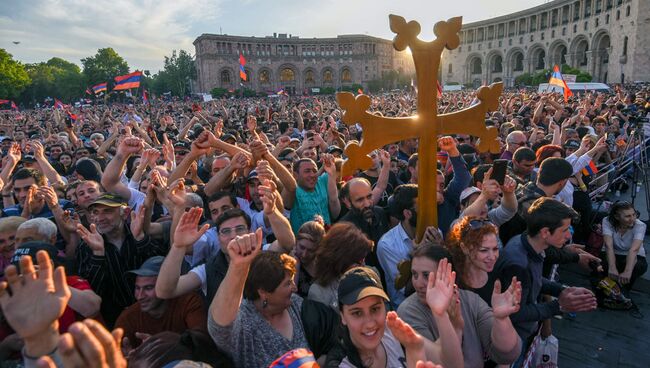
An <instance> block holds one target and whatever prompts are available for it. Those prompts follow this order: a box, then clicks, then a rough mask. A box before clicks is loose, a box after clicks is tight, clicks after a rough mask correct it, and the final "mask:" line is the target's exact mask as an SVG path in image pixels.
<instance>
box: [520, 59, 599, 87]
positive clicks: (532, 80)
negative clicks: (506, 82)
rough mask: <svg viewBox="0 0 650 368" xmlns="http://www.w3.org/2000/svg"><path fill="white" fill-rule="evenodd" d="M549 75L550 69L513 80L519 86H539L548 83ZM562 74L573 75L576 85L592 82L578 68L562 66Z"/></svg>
mask: <svg viewBox="0 0 650 368" xmlns="http://www.w3.org/2000/svg"><path fill="white" fill-rule="evenodd" d="M551 73H553V71H552V70H551V69H545V70H541V71H539V72H537V73H534V74H533V73H524V74H522V75H520V76H518V77H517V78H515V84H516V85H520V86H539V85H540V84H542V83H548V80H549V78H550V77H551ZM562 74H575V75H576V82H578V83H586V82H591V80H592V77H591V75H590V74H589V73H587V72H583V71H582V70H580V69H578V68H572V67H571V66H569V65H567V64H564V65H562Z"/></svg>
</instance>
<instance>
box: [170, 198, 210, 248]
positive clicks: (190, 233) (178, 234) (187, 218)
mask: <svg viewBox="0 0 650 368" xmlns="http://www.w3.org/2000/svg"><path fill="white" fill-rule="evenodd" d="M202 214H203V209H202V208H200V207H193V208H191V209H190V210H189V211H188V212H185V213H183V215H182V216H181V218H180V220H179V222H178V226H176V231H175V232H174V238H173V244H174V246H175V247H177V248H187V247H190V246H192V245H193V244H194V243H196V242H197V241H198V240H199V238H200V237H201V236H202V235H203V234H205V232H206V231H208V229H210V224H203V226H201V227H200V228H199V227H198V226H199V222H200V221H201V215H202ZM197 228H198V230H197Z"/></svg>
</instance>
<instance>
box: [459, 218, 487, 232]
mask: <svg viewBox="0 0 650 368" xmlns="http://www.w3.org/2000/svg"><path fill="white" fill-rule="evenodd" d="M488 225H492V226H494V224H493V223H492V221H490V220H488V219H474V220H470V221H469V226H468V227H466V228H465V230H464V231H463V235H464V234H467V232H469V231H470V230H479V229H481V228H483V227H484V226H488Z"/></svg>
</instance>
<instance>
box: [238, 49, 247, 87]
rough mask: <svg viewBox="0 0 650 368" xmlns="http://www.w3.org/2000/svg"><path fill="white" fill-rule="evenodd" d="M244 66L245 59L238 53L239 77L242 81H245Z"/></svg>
mask: <svg viewBox="0 0 650 368" xmlns="http://www.w3.org/2000/svg"><path fill="white" fill-rule="evenodd" d="M245 65H246V58H245V57H244V54H242V53H239V77H240V78H241V79H242V80H243V81H246V69H244V66H245Z"/></svg>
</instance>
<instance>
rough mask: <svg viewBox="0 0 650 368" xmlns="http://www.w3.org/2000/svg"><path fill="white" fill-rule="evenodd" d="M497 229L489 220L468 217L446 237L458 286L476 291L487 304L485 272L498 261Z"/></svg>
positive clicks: (488, 293) (489, 270) (486, 278)
mask: <svg viewBox="0 0 650 368" xmlns="http://www.w3.org/2000/svg"><path fill="white" fill-rule="evenodd" d="M498 236H499V230H498V228H497V227H496V226H495V225H494V224H493V223H492V222H490V221H489V220H487V219H482V218H478V217H473V216H468V217H464V218H462V219H461V220H460V221H459V222H458V223H456V224H455V225H454V227H453V228H452V229H451V231H450V232H449V234H448V236H447V241H446V246H447V249H448V250H449V253H451V257H452V259H453V263H454V268H455V269H456V272H457V273H458V276H459V277H458V280H459V282H458V285H459V286H460V287H461V288H463V289H469V290H473V291H475V292H476V293H477V294H479V295H480V296H481V298H483V300H485V301H486V302H487V303H490V299H491V294H492V288H491V287H489V285H487V284H488V273H489V272H492V270H493V269H494V265H495V264H496V262H497V258H499V245H498V244H499V243H498V240H497V239H498Z"/></svg>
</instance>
